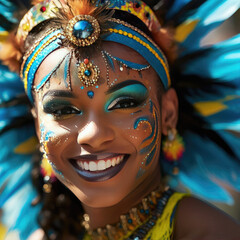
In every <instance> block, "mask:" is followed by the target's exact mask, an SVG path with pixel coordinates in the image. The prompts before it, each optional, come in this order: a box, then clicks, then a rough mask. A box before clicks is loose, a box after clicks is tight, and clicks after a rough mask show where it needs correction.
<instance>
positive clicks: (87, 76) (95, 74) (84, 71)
mask: <svg viewBox="0 0 240 240" xmlns="http://www.w3.org/2000/svg"><path fill="white" fill-rule="evenodd" d="M99 76H100V70H99V68H98V67H97V66H96V65H93V64H92V63H90V62H89V60H88V59H84V61H83V62H81V63H80V64H79V67H78V77H79V78H80V80H81V82H82V83H83V84H84V85H85V86H86V87H89V86H94V85H95V84H96V83H97V81H98V79H99Z"/></svg>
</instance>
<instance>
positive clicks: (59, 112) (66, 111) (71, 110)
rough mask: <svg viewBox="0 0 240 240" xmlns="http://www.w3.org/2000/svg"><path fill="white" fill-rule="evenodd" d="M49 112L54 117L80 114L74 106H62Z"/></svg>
mask: <svg viewBox="0 0 240 240" xmlns="http://www.w3.org/2000/svg"><path fill="white" fill-rule="evenodd" d="M51 114H52V115H54V116H56V117H61V116H64V115H72V114H81V111H80V110H78V109H76V108H74V107H63V108H60V109H56V110H54V111H52V113H51Z"/></svg>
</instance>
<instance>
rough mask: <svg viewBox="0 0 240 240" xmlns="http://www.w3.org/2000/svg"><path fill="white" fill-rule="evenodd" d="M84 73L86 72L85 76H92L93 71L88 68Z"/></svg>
mask: <svg viewBox="0 0 240 240" xmlns="http://www.w3.org/2000/svg"><path fill="white" fill-rule="evenodd" d="M84 74H85V76H87V77H90V76H91V74H92V72H91V71H90V70H89V69H87V70H86V71H85V72H84Z"/></svg>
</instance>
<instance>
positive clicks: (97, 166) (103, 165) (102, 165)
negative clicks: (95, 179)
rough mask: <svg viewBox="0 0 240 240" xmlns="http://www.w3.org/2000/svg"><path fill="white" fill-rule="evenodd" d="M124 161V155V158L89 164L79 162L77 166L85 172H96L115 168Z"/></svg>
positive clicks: (90, 162) (89, 162)
mask: <svg viewBox="0 0 240 240" xmlns="http://www.w3.org/2000/svg"><path fill="white" fill-rule="evenodd" d="M123 159H124V156H123V155H122V156H118V157H115V158H112V159H108V160H100V161H88V162H83V161H78V162H77V164H78V166H79V167H80V168H81V169H83V170H87V171H91V172H95V171H102V170H105V169H107V168H110V167H114V166H116V165H118V164H119V163H121V162H122V160H123Z"/></svg>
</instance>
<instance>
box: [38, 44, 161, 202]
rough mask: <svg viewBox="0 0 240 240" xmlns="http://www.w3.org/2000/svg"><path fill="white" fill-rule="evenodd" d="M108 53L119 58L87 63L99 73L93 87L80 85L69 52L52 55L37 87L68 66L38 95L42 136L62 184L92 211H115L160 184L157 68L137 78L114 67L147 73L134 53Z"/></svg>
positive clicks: (114, 49) (112, 49) (118, 49)
mask: <svg viewBox="0 0 240 240" xmlns="http://www.w3.org/2000/svg"><path fill="white" fill-rule="evenodd" d="M103 49H104V50H105V51H106V52H107V53H110V54H111V55H112V56H113V58H111V57H110V58H106V55H105V57H103V55H102V53H101V51H99V52H98V53H96V54H95V55H94V56H92V57H91V58H89V59H88V60H89V62H91V63H93V64H94V65H96V66H98V68H99V70H100V78H99V80H98V83H97V84H96V85H94V86H91V87H86V86H84V84H83V83H82V82H81V81H80V79H79V77H78V67H77V64H78V65H79V63H77V61H76V59H74V58H73V59H72V61H71V64H69V57H65V56H66V55H67V54H68V53H69V50H68V49H60V50H57V51H55V52H53V53H52V54H50V55H49V56H48V57H47V58H46V59H45V60H44V61H43V63H42V64H41V66H40V68H39V69H38V72H37V74H36V77H35V83H34V84H35V86H36V85H38V84H39V83H40V82H41V80H42V79H43V78H44V77H46V75H48V73H49V72H51V71H52V69H54V68H55V67H56V66H57V65H58V63H59V62H61V64H60V65H59V67H58V68H57V70H56V72H55V73H54V74H52V76H51V79H50V80H49V81H48V82H47V83H46V84H45V86H44V87H43V88H42V89H41V90H40V91H39V92H38V93H35V105H36V115H37V118H36V125H37V132H38V136H39V139H40V141H41V143H42V145H43V147H42V149H43V150H44V151H45V152H46V154H47V156H48V159H49V161H50V162H51V163H52V166H53V169H54V171H55V173H56V175H57V177H58V178H59V180H60V181H62V182H63V183H64V184H65V185H66V186H67V187H68V188H69V189H70V190H71V191H72V192H73V193H74V194H75V195H76V196H77V197H78V198H79V199H80V201H81V202H83V203H84V204H86V205H88V206H92V207H107V206H112V205H115V204H117V203H119V202H120V201H121V200H123V199H124V198H126V197H127V196H129V195H131V194H133V193H134V192H136V191H138V190H139V189H140V191H143V192H144V191H147V190H148V189H149V186H151V185H152V184H153V183H157V182H158V180H156V177H158V178H160V167H159V161H158V159H159V152H160V142H161V128H162V125H161V124H162V123H161V119H162V115H161V108H160V105H159V99H160V96H159V94H160V90H159V84H158V81H160V80H159V78H158V76H157V74H156V73H155V71H154V70H153V69H152V68H151V67H147V69H143V70H141V71H137V70H134V69H132V68H127V67H126V66H124V65H121V64H119V63H118V62H117V61H116V60H114V58H116V57H117V58H119V59H123V60H126V61H130V62H131V63H134V64H135V66H136V65H137V66H138V67H139V66H140V64H141V65H147V63H146V61H145V60H144V59H143V58H142V57H141V56H140V55H138V53H136V52H135V51H133V50H131V49H129V48H127V47H125V46H122V45H119V44H114V43H108V44H105V45H104V46H103ZM67 56H69V55H67ZM109 56H110V55H109ZM61 59H64V60H63V61H61ZM109 59H112V62H111V61H109ZM81 60H82V61H84V58H83V59H81ZM107 69H108V70H107ZM70 86H71V87H70Z"/></svg>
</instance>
